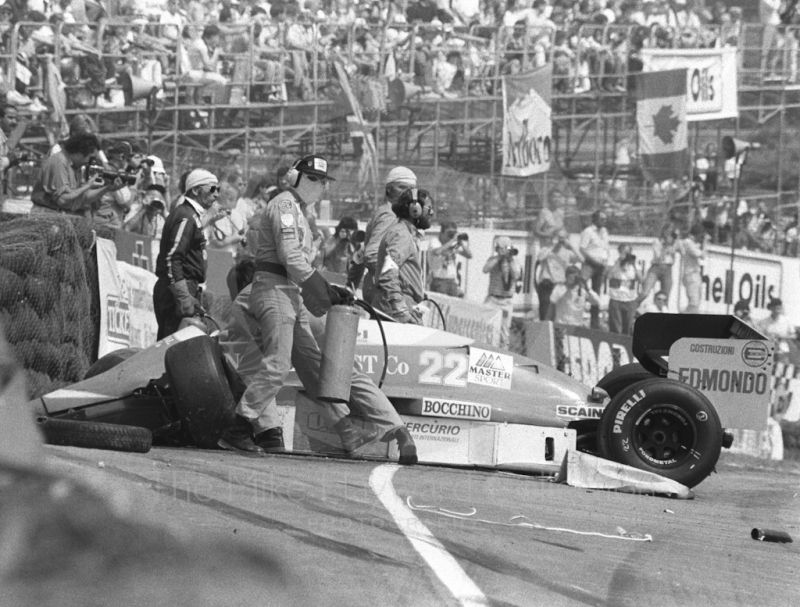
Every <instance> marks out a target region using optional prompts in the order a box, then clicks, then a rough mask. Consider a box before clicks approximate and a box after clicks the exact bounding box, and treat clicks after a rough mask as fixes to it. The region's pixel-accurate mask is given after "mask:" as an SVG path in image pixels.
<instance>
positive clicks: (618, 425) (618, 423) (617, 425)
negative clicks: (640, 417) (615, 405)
mask: <svg viewBox="0 0 800 607" xmlns="http://www.w3.org/2000/svg"><path fill="white" fill-rule="evenodd" d="M644 397H645V392H644V390H639V391H638V392H637V393H636V394H634V395H633V396H631V397H630V398H629V399H628V400H626V401H625V403H624V404H623V405H622V406H621V407H620V408H619V411H617V415H616V417H615V418H614V434H622V422H624V421H625V416H626V415H628V411H630V410H631V408H632V407H633V406H634V405H635V404H636V403H638V402H639V401H640V400H642V399H643V398H644Z"/></svg>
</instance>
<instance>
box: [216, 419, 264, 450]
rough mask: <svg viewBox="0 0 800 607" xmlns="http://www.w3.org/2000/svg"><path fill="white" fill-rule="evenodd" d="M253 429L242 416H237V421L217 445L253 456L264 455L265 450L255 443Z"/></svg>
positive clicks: (225, 431)
mask: <svg viewBox="0 0 800 607" xmlns="http://www.w3.org/2000/svg"><path fill="white" fill-rule="evenodd" d="M252 433H253V431H252V427H251V426H250V422H249V421H247V420H246V419H245V418H244V417H241V416H240V415H237V416H236V421H235V422H233V425H232V426H230V427H229V428H226V429H225V430H224V431H223V432H222V436H220V437H219V440H218V441H217V445H218V446H219V447H222V448H223V449H227V450H229V451H239V452H240V453H245V454H251V455H264V450H263V449H262V448H261V447H259V446H258V445H256V444H255V443H254V442H253V438H252Z"/></svg>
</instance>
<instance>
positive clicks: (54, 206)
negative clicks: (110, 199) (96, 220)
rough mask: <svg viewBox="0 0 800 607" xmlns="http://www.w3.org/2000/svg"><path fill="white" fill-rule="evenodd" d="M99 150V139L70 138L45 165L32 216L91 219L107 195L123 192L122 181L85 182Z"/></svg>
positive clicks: (33, 196)
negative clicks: (86, 169) (63, 215)
mask: <svg viewBox="0 0 800 607" xmlns="http://www.w3.org/2000/svg"><path fill="white" fill-rule="evenodd" d="M99 149H100V143H99V141H98V140H97V136H96V135H92V134H91V133H76V134H74V135H71V136H70V138H69V139H67V140H66V141H65V142H64V143H63V144H62V146H61V149H60V150H59V151H58V152H56V153H54V154H52V155H51V156H50V157H48V158H47V160H45V161H44V164H43V165H42V172H41V174H40V176H39V179H38V180H37V181H36V183H34V184H33V192H32V194H31V201H32V202H33V208H32V209H31V214H32V215H42V214H47V213H67V214H70V215H77V216H80V217H88V215H89V214H90V213H91V210H92V206H93V205H94V204H95V203H96V202H97V201H98V200H100V198H101V197H102V196H103V195H104V194H106V193H108V192H111V191H113V190H118V189H120V188H121V187H122V186H123V185H124V184H123V183H122V180H121V179H115V180H114V181H113V182H109V181H105V180H104V179H103V178H102V177H95V178H92V179H89V180H88V181H85V182H84V180H83V176H82V169H83V167H85V166H86V165H88V164H89V162H90V161H91V159H92V157H93V156H94V155H95V153H97V151H98V150H99Z"/></svg>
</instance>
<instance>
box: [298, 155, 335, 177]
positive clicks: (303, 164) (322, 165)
mask: <svg viewBox="0 0 800 607" xmlns="http://www.w3.org/2000/svg"><path fill="white" fill-rule="evenodd" d="M295 168H296V169H297V170H298V171H300V172H301V173H303V174H304V175H314V176H315V177H320V178H322V179H328V180H330V181H336V180H335V179H334V178H333V177H331V176H330V175H328V161H327V160H325V159H324V158H323V157H322V156H317V155H316V154H311V155H310V156H305V157H304V158H301V159H300V160H298V161H297V164H296V165H295Z"/></svg>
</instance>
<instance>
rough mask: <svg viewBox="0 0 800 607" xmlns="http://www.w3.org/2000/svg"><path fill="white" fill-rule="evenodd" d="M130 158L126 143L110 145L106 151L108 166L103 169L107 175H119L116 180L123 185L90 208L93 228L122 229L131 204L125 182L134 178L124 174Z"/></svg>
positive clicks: (106, 194)
mask: <svg viewBox="0 0 800 607" xmlns="http://www.w3.org/2000/svg"><path fill="white" fill-rule="evenodd" d="M130 157H131V146H130V144H129V143H128V142H127V141H118V142H115V143H112V144H111V145H110V146H109V147H108V149H106V158H108V164H107V165H106V167H104V168H105V170H107V171H108V172H109V174H118V175H120V177H117V179H120V180H121V181H122V182H123V185H122V187H121V188H119V189H114V190H111V191H108V192H106V193H105V194H103V195H102V196H101V197H100V201H99V202H98V203H97V205H95V206H93V207H92V225H94V226H95V227H104V228H110V229H114V230H120V229H122V224H123V221H124V219H125V215H126V214H127V213H128V211H130V209H131V203H132V202H133V190H132V189H131V187H130V184H129V183H128V181H127V180H128V179H132V178H134V175H133V174H132V173H131V174H129V173H126V169H127V167H128V160H129V159H130ZM107 180H108V179H107Z"/></svg>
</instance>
